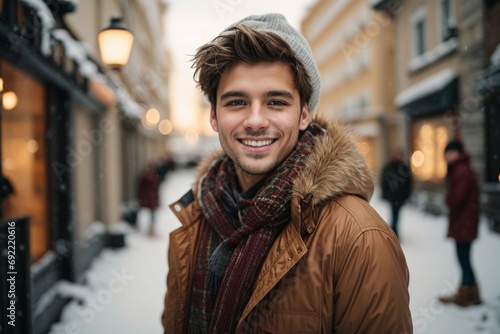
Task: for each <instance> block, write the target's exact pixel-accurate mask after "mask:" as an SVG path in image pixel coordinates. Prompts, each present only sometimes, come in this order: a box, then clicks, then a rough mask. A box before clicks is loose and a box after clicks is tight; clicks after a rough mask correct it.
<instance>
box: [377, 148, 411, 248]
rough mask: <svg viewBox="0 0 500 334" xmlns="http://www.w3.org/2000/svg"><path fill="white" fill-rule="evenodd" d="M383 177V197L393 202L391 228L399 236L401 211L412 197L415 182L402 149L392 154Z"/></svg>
mask: <svg viewBox="0 0 500 334" xmlns="http://www.w3.org/2000/svg"><path fill="white" fill-rule="evenodd" d="M381 179H382V180H381V183H382V198H383V199H385V200H387V201H388V202H389V203H390V204H391V228H392V230H393V231H394V233H396V236H397V237H398V238H399V231H398V223H399V213H400V211H401V207H402V206H403V204H405V203H406V201H407V200H408V198H410V194H411V189H412V182H413V180H412V172H411V168H410V166H409V165H408V164H407V163H406V162H405V161H404V160H403V153H402V152H401V150H397V151H395V152H394V153H393V154H392V156H391V160H390V161H389V162H388V163H387V164H386V165H385V166H384V169H383V171H382V177H381Z"/></svg>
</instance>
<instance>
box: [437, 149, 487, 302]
mask: <svg viewBox="0 0 500 334" xmlns="http://www.w3.org/2000/svg"><path fill="white" fill-rule="evenodd" d="M444 158H445V160H446V163H447V164H448V174H447V175H446V183H447V186H448V193H447V196H446V204H447V205H448V208H449V222H448V237H450V238H452V239H454V240H455V245H456V252H457V258H458V263H459V265H460V268H461V270H462V281H461V285H460V287H459V288H458V291H457V292H456V293H455V294H454V295H452V296H447V297H441V298H439V300H440V301H441V302H443V303H445V304H448V303H453V304H456V305H459V306H469V305H478V304H481V298H480V296H479V288H478V285H477V281H476V275H475V274H474V270H473V267H472V264H471V246H472V242H473V241H474V240H475V239H476V238H477V229H478V224H479V188H478V185H477V181H476V177H475V175H474V172H473V171H472V169H471V168H470V166H469V156H468V155H467V154H466V153H465V152H464V146H463V144H462V143H461V142H459V141H456V140H452V141H450V142H449V143H448V145H446V148H445V152H444Z"/></svg>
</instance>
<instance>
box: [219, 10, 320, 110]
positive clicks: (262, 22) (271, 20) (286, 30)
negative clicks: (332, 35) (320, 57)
mask: <svg viewBox="0 0 500 334" xmlns="http://www.w3.org/2000/svg"><path fill="white" fill-rule="evenodd" d="M239 24H243V25H245V26H247V27H249V28H252V29H255V30H260V31H267V32H272V33H275V34H276V35H278V36H279V37H281V38H282V39H283V40H284V41H285V42H286V43H287V44H288V45H289V46H290V48H291V49H292V51H293V52H294V53H295V56H296V57H297V59H298V60H299V61H300V62H301V63H302V66H304V68H305V70H306V72H307V74H308V75H309V78H310V80H311V85H312V94H311V99H310V100H309V109H310V111H311V113H314V112H315V111H316V107H317V106H318V102H319V93H320V89H321V78H320V75H319V71H318V67H317V66H316V63H315V62H314V58H313V54H312V51H311V47H310V46H309V43H307V41H306V39H305V38H304V36H302V35H301V34H300V33H299V32H298V31H297V30H296V29H295V28H294V27H292V26H291V25H290V24H289V23H288V22H287V20H286V18H285V17H284V16H283V15H282V14H274V13H273V14H264V15H251V16H248V17H246V18H244V19H242V20H240V21H238V22H236V23H234V24H232V25H231V26H229V27H228V28H227V29H225V30H224V32H225V31H227V30H229V29H230V28H232V27H234V26H237V25H239Z"/></svg>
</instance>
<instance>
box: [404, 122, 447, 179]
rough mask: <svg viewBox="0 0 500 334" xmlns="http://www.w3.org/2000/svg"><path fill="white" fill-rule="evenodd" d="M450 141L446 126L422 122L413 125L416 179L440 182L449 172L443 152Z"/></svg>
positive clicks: (413, 155) (412, 159) (413, 162)
mask: <svg viewBox="0 0 500 334" xmlns="http://www.w3.org/2000/svg"><path fill="white" fill-rule="evenodd" d="M448 140H449V134H448V128H447V126H446V124H440V123H439V122H436V123H432V122H420V123H416V124H414V125H413V153H412V155H411V167H412V170H413V173H414V175H415V178H416V179H419V180H422V181H431V182H439V181H442V180H443V179H444V177H445V176H446V172H447V166H446V161H445V160H444V156H443V152H444V148H445V147H446V144H447V143H448Z"/></svg>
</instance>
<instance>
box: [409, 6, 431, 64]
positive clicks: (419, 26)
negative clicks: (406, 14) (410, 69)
mask: <svg viewBox="0 0 500 334" xmlns="http://www.w3.org/2000/svg"><path fill="white" fill-rule="evenodd" d="M426 21H427V13H426V11H425V7H423V6H420V7H419V8H418V9H417V10H415V12H414V13H413V14H412V16H411V18H410V22H411V24H412V30H413V36H412V37H413V57H416V56H420V55H422V54H424V53H425V51H426V44H427V40H426V30H427V27H426Z"/></svg>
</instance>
